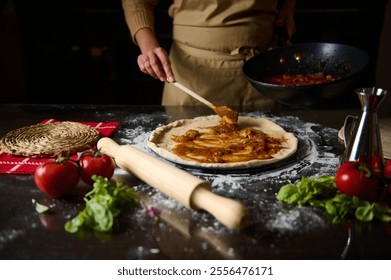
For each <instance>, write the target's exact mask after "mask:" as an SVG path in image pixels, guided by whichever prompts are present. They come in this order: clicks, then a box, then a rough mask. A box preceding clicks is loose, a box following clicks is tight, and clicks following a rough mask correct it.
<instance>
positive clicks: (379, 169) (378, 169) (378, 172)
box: [370, 154, 384, 178]
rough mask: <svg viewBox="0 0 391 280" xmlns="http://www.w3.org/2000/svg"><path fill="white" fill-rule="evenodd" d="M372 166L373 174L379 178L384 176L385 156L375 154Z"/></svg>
mask: <svg viewBox="0 0 391 280" xmlns="http://www.w3.org/2000/svg"><path fill="white" fill-rule="evenodd" d="M370 168H371V172H372V175H373V176H375V177H378V178H381V177H383V170H384V165H383V158H381V157H380V156H379V155H378V154H373V155H372V159H371V165H370Z"/></svg>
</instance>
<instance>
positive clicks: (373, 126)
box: [344, 87, 387, 164]
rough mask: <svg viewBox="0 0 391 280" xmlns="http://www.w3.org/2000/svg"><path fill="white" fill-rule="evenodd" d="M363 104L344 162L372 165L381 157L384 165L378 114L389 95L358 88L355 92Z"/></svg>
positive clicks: (380, 90)
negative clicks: (359, 162) (374, 159)
mask: <svg viewBox="0 0 391 280" xmlns="http://www.w3.org/2000/svg"><path fill="white" fill-rule="evenodd" d="M355 91H356V93H357V95H358V98H359V99H360V102H361V109H362V114H361V116H360V117H359V118H358V119H357V120H356V121H355V124H354V126H353V130H352V131H353V132H352V134H351V137H350V140H349V141H348V143H346V144H347V148H346V150H345V153H344V161H363V162H366V163H371V162H372V159H373V158H374V157H379V158H380V159H381V160H382V161H383V164H384V157H383V148H382V143H381V137H380V128H379V121H378V118H377V112H378V109H379V107H380V104H381V103H382V101H383V100H384V98H385V97H386V95H387V91H386V90H383V89H381V88H375V87H373V88H358V89H356V90H355Z"/></svg>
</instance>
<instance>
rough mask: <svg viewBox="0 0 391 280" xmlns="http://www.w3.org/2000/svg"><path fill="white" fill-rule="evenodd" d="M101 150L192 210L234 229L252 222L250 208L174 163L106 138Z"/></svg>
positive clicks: (99, 144) (132, 172)
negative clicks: (171, 163)
mask: <svg viewBox="0 0 391 280" xmlns="http://www.w3.org/2000/svg"><path fill="white" fill-rule="evenodd" d="M97 147H98V149H100V150H101V152H102V153H105V154H108V155H109V156H111V157H113V158H114V159H115V162H116V164H117V166H118V167H120V168H121V169H123V170H125V171H127V172H129V173H131V174H133V175H135V176H136V177H138V178H139V179H141V180H142V181H144V182H145V183H147V184H148V185H150V186H152V187H155V188H156V189H158V190H159V191H161V192H163V193H164V194H166V195H168V196H170V197H171V198H173V199H175V200H177V201H178V202H180V203H181V204H183V205H184V206H186V207H187V208H189V209H193V210H198V209H203V210H205V211H207V212H209V213H210V214H212V215H213V216H214V217H215V218H216V219H217V220H219V221H220V222H221V223H223V224H224V225H226V226H227V227H229V228H232V229H240V228H243V227H244V226H245V225H246V224H247V221H248V213H247V211H246V209H245V208H244V207H243V206H242V205H241V204H240V203H238V202H236V201H234V200H232V199H229V198H226V197H222V196H219V195H216V194H214V193H213V192H212V191H211V189H212V188H211V185H210V183H209V182H206V181H204V180H201V179H200V178H198V177H195V176H193V175H191V174H190V173H187V172H185V171H184V170H182V169H179V168H177V167H175V166H173V165H170V164H168V163H166V162H164V161H162V160H160V159H158V158H156V157H153V156H152V155H149V154H148V153H146V152H143V151H141V150H139V149H137V148H135V147H133V146H130V145H118V144H117V143H116V142H115V141H114V140H112V139H110V138H108V137H104V138H101V139H100V140H99V141H98V144H97Z"/></svg>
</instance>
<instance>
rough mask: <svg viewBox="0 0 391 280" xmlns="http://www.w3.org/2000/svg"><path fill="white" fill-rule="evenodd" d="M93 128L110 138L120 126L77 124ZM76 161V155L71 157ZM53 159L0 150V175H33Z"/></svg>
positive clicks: (51, 120) (111, 124) (101, 123)
mask: <svg viewBox="0 0 391 280" xmlns="http://www.w3.org/2000/svg"><path fill="white" fill-rule="evenodd" d="M49 122H56V120H54V119H49V120H44V121H42V122H41V123H49ZM79 123H82V124H86V125H89V126H92V127H95V128H96V129H97V130H98V131H99V133H100V134H101V136H102V137H108V136H110V135H111V134H112V133H113V132H114V130H116V129H117V128H118V126H119V125H120V123H119V122H79ZM71 158H72V159H76V158H77V155H73V156H71ZM49 159H53V158H28V157H16V156H12V155H9V154H7V153H4V152H3V150H2V149H1V148H0V174H26V175H29V174H34V173H35V170H36V169H37V167H38V166H39V165H40V164H42V163H44V162H46V161H48V160H49Z"/></svg>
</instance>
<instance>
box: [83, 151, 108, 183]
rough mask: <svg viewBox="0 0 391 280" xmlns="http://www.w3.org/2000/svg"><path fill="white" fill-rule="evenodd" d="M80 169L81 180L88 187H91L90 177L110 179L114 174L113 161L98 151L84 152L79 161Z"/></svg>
mask: <svg viewBox="0 0 391 280" xmlns="http://www.w3.org/2000/svg"><path fill="white" fill-rule="evenodd" d="M79 164H80V168H81V179H82V180H83V181H84V182H85V183H86V184H88V185H90V186H92V185H93V184H94V181H93V180H92V179H91V176H92V175H98V176H102V177H104V178H107V179H110V178H111V177H112V176H113V174H114V169H115V163H114V160H113V159H112V158H111V157H110V156H109V155H107V154H102V153H101V152H99V151H95V150H94V151H93V150H91V151H87V152H84V153H83V154H82V155H81V156H80V159H79Z"/></svg>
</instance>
